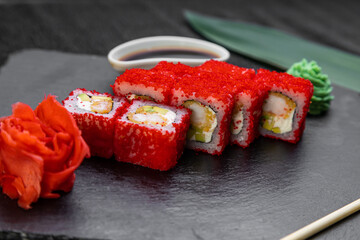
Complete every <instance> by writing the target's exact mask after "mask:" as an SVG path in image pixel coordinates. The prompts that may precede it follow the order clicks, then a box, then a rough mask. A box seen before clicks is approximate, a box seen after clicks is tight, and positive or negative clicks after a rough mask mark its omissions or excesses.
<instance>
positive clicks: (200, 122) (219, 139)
mask: <svg viewBox="0 0 360 240" xmlns="http://www.w3.org/2000/svg"><path fill="white" fill-rule="evenodd" d="M222 77H223V75H221V74H217V73H209V72H202V71H197V72H196V74H191V75H190V74H187V75H184V76H182V77H181V78H178V79H177V82H176V84H175V85H174V88H173V90H172V99H171V104H172V105H175V106H184V107H186V108H188V109H190V110H191V112H192V114H191V118H190V127H189V131H188V133H187V143H186V146H187V147H188V148H190V149H194V150H197V151H203V152H206V153H209V154H213V155H220V154H221V153H222V151H223V150H224V149H225V147H226V145H227V144H228V142H229V134H230V133H229V124H230V120H231V111H232V107H233V98H232V95H231V94H229V88H227V86H223V84H222V83H221V80H220V79H221V78H222Z"/></svg>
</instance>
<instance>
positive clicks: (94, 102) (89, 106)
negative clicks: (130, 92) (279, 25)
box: [76, 93, 113, 114]
mask: <svg viewBox="0 0 360 240" xmlns="http://www.w3.org/2000/svg"><path fill="white" fill-rule="evenodd" d="M76 98H77V103H76V105H77V107H78V108H80V109H84V110H86V111H91V112H94V113H101V114H107V113H109V112H111V110H112V108H113V100H112V98H111V97H105V96H90V95H87V94H85V93H81V94H79V95H77V96H76Z"/></svg>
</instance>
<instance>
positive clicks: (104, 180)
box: [0, 0, 360, 239]
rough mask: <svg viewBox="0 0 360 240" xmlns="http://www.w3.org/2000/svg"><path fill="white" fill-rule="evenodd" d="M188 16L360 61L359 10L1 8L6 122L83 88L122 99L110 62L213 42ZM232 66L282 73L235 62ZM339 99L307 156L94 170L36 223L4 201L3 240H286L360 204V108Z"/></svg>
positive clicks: (229, 153) (116, 5)
mask: <svg viewBox="0 0 360 240" xmlns="http://www.w3.org/2000/svg"><path fill="white" fill-rule="evenodd" d="M185 9H189V10H193V11H197V12H200V13H204V14H208V15H213V16H217V17H222V18H226V19H231V20H242V21H246V22H251V23H257V24H261V25H264V26H271V27H275V28H277V29H281V30H284V31H286V32H289V33H292V34H295V35H297V36H299V37H302V38H305V39H308V40H312V41H315V42H318V43H322V44H324V45H328V46H332V47H335V48H338V49H341V50H344V51H348V52H351V53H354V54H360V31H359V29H360V14H359V9H360V4H359V2H356V1H311V2H306V1H285V0H284V1H257V0H255V1H230V0H225V1H194V0H192V1H190V0H183V1H166V0H161V1H145V0H142V1H140V0H135V1H134V0H133V1H111V0H104V1H69V0H66V1H60V0H59V1H54V0H53V1H41V0H37V1H16V0H15V1H12V0H5V1H4V0H0V65H2V68H0V113H1V114H0V115H1V116H3V115H8V114H10V105H11V104H12V103H14V102H15V101H23V102H26V103H28V104H30V105H31V106H32V107H34V106H36V103H37V102H39V101H40V100H41V98H39V96H43V94H44V93H53V94H56V95H58V96H59V98H60V99H59V100H62V99H63V98H65V97H66V95H67V93H68V92H70V91H71V90H72V89H74V88H76V87H86V88H89V89H97V90H99V91H100V92H101V91H110V87H109V84H111V83H112V82H113V81H114V78H115V77H116V75H117V73H115V72H114V71H113V70H112V69H111V68H110V66H109V64H108V63H107V61H106V58H105V56H106V54H107V53H108V51H109V50H110V49H111V48H113V47H114V46H116V45H118V44H120V43H123V42H125V41H128V40H132V39H135V38H139V37H147V36H155V35H178V36H187V37H195V38H201V36H199V35H198V34H197V33H196V32H194V31H193V30H192V29H191V28H190V27H189V25H188V24H187V23H186V21H185V19H184V17H183V10H185ZM29 49H30V50H29ZM31 49H32V50H31ZM61 52H65V53H61ZM94 55H95V56H94ZM229 62H231V63H233V64H236V65H239V66H243V67H253V68H256V69H257V68H260V67H265V68H270V69H273V68H272V67H271V66H269V65H264V64H262V63H260V62H257V61H254V60H251V59H249V58H246V57H243V56H240V55H237V54H235V53H231V58H230V60H229ZM99 80H101V81H99ZM102 81H103V82H102ZM334 95H335V100H334V101H333V103H332V106H331V109H330V111H329V112H328V113H327V114H324V115H322V116H318V117H308V118H307V126H306V130H305V133H304V136H303V139H302V140H301V141H300V142H299V143H298V144H296V145H292V144H288V143H284V142H281V141H275V140H270V139H264V138H259V139H258V140H256V141H255V142H254V143H253V144H252V145H251V146H250V147H249V148H247V149H245V150H243V149H241V148H238V147H234V146H233V147H228V148H227V149H226V150H225V152H224V154H223V155H221V156H219V157H214V156H209V155H206V154H201V153H199V154H198V153H195V152H193V151H189V150H186V151H185V153H184V155H183V156H182V158H181V159H180V161H179V164H178V165H177V166H176V167H175V168H174V169H173V170H171V171H169V172H165V173H163V172H158V171H153V170H150V169H146V168H142V167H138V166H133V165H129V164H124V163H117V162H115V161H114V159H109V160H104V159H99V158H91V159H87V160H85V161H84V164H83V165H82V166H81V167H80V168H79V170H78V171H77V180H76V183H75V186H74V189H73V191H72V192H71V193H69V194H64V195H63V196H62V197H61V198H59V199H55V200H44V199H40V200H39V202H37V203H36V204H34V205H33V207H34V208H33V209H32V210H30V211H24V210H22V209H20V208H18V207H17V205H16V201H12V200H10V199H9V198H8V197H6V196H5V195H3V194H2V195H1V196H0V231H1V230H6V231H9V230H14V231H25V232H35V233H41V234H55V235H61V234H65V235H69V236H76V237H86V238H107V239H279V238H280V237H283V236H285V235H286V234H289V233H290V232H292V231H295V230H296V229H298V228H300V227H302V226H304V225H306V224H308V223H310V222H312V221H314V220H316V219H318V218H320V217H322V216H324V215H326V214H328V213H329V212H331V211H333V210H335V209H337V208H340V207H341V206H343V205H345V204H347V203H349V202H351V201H353V200H355V199H357V198H359V196H360V194H359V193H360V187H359V184H358V183H359V182H360V174H359V170H360V157H359V156H360V151H359V146H360V123H359V119H360V111H359V103H360V96H359V93H356V92H353V91H351V90H348V89H344V88H341V87H338V86H334ZM359 226H360V215H359V214H355V215H353V216H351V217H350V218H348V219H346V220H345V221H343V222H341V223H340V224H336V225H335V226H333V227H332V228H329V229H328V230H326V231H324V232H322V233H320V234H318V235H316V236H315V238H316V239H357V238H358V236H360V229H359ZM1 236H2V235H0V238H1Z"/></svg>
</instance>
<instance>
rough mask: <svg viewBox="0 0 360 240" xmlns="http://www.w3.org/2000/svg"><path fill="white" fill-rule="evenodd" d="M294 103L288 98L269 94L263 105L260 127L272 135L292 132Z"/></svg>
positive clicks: (275, 93)
mask: <svg viewBox="0 0 360 240" xmlns="http://www.w3.org/2000/svg"><path fill="white" fill-rule="evenodd" d="M295 108H296V103H295V102H294V101H293V100H291V99H290V98H289V97H287V96H285V95H283V94H281V93H279V92H270V93H269V96H268V98H267V99H266V100H265V102H264V105H263V113H262V116H261V126H262V127H263V128H265V129H267V130H269V131H272V132H274V133H287V132H290V131H292V125H293V118H294V113H295Z"/></svg>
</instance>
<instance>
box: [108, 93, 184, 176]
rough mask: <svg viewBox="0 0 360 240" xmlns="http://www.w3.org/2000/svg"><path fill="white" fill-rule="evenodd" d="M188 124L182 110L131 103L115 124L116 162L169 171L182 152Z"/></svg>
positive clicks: (136, 101) (148, 103) (151, 104)
mask: <svg viewBox="0 0 360 240" xmlns="http://www.w3.org/2000/svg"><path fill="white" fill-rule="evenodd" d="M189 121H190V111H189V110H187V109H185V108H178V107H173V106H167V105H162V104H157V103H155V102H153V101H143V100H133V101H132V104H131V105H130V106H129V108H128V109H127V110H126V111H125V113H124V114H123V115H122V116H121V117H120V118H118V119H117V120H116V123H115V133H114V134H115V138H114V154H115V158H116V160H118V161H121V162H128V163H133V164H137V165H141V166H144V167H148V168H152V169H157V170H161V171H166V170H169V169H171V168H172V167H174V166H175V165H176V163H177V160H178V159H179V158H180V156H181V154H182V152H183V149H184V145H185V140H186V132H187V130H188V128H189Z"/></svg>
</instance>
